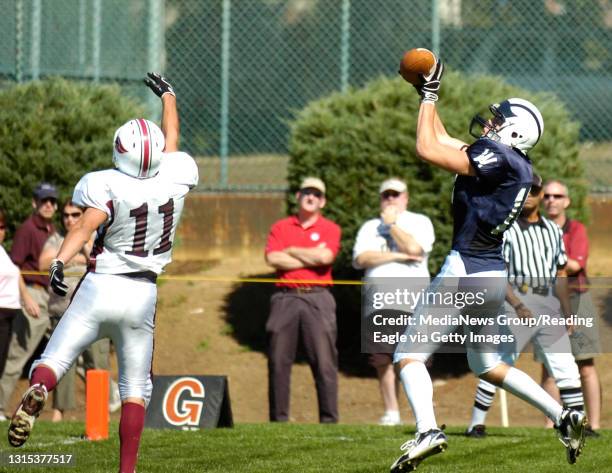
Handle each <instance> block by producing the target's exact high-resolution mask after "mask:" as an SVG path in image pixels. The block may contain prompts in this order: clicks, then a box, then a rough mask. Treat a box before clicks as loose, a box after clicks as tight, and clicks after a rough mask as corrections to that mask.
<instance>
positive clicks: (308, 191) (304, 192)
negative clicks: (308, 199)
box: [300, 188, 323, 199]
mask: <svg viewBox="0 0 612 473" xmlns="http://www.w3.org/2000/svg"><path fill="white" fill-rule="evenodd" d="M300 194H302V195H314V196H315V197H317V198H318V199H320V198H321V197H323V192H321V191H320V190H319V189H309V188H307V189H301V190H300Z"/></svg>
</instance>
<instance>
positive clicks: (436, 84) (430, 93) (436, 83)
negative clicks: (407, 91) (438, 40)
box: [414, 59, 444, 103]
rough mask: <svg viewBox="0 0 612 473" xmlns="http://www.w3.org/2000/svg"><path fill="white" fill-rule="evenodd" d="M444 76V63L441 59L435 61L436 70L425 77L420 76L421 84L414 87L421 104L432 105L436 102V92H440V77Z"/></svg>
mask: <svg viewBox="0 0 612 473" xmlns="http://www.w3.org/2000/svg"><path fill="white" fill-rule="evenodd" d="M443 74H444V63H443V62H442V59H438V60H437V61H436V68H435V69H434V71H433V72H432V73H431V74H429V75H427V76H423V75H420V76H419V77H420V79H421V84H420V85H415V86H414V87H415V89H416V90H417V92H418V93H419V95H420V96H421V101H422V102H424V103H425V102H430V103H434V102H437V101H438V92H439V90H440V84H441V83H442V75H443Z"/></svg>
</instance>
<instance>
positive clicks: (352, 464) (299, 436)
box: [0, 422, 612, 473]
mask: <svg viewBox="0 0 612 473" xmlns="http://www.w3.org/2000/svg"><path fill="white" fill-rule="evenodd" d="M4 426H6V424H3V427H4ZM490 431H491V432H490V436H489V437H488V438H487V439H484V440H474V439H467V438H465V437H464V436H463V435H462V432H463V429H460V428H449V429H448V430H447V433H448V435H449V448H448V450H447V451H446V452H444V453H443V454H441V455H436V456H434V457H432V458H430V459H428V460H426V461H425V462H423V463H422V464H421V465H420V466H419V468H418V470H417V471H419V472H423V473H427V472H429V473H442V472H444V473H459V472H461V473H463V472H466V473H467V472H469V473H473V472H483V473H485V472H486V473H492V472H499V473H517V472H530V473H531V472H551V473H552V472H563V471H567V472H569V471H572V472H597V473H600V472H606V471H608V472H609V471H612V449H611V448H610V440H611V439H612V432H610V431H606V432H604V433H603V435H602V437H601V438H599V439H594V440H590V441H588V442H587V445H586V447H585V451H584V453H583V455H582V456H581V457H580V458H579V459H578V463H577V464H576V465H573V466H572V465H569V464H567V462H566V460H565V451H564V448H563V446H562V445H561V443H560V442H559V441H558V440H557V439H556V437H555V434H554V433H553V432H552V431H547V430H543V429H535V428H512V429H501V428H492V429H490ZM82 432H83V424H81V423H77V422H66V423H64V424H62V425H57V424H51V423H50V422H40V423H39V424H38V425H37V426H36V428H35V431H34V433H33V436H32V438H31V439H30V441H29V442H28V443H27V444H26V446H25V447H23V448H21V449H12V448H10V447H9V446H8V444H7V443H5V442H6V440H4V438H3V439H2V442H3V443H2V447H1V452H2V457H3V460H2V461H3V464H1V465H0V471H2V472H5V471H6V472H22V471H48V470H53V471H71V472H113V471H117V468H118V455H119V439H118V435H117V425H116V424H113V425H111V438H110V440H107V441H98V442H88V441H84V440H81V439H80V435H81V434H82ZM3 435H4V434H3ZM412 435H413V430H412V429H409V428H407V427H379V426H356V425H330V426H320V425H296V424H289V425H282V424H274V425H271V424H241V425H238V426H236V427H235V428H233V429H217V430H206V431H169V430H149V429H147V430H145V433H144V436H143V441H142V444H141V449H140V460H139V464H138V468H137V470H138V472H139V473H145V472H160V473H161V472H219V473H220V472H224V473H225V472H249V473H254V472H261V473H272V472H351V473H366V472H368V473H369V472H388V471H389V466H390V464H391V463H392V462H393V461H394V460H395V457H396V456H398V454H399V446H400V444H401V443H403V442H404V441H405V440H406V439H407V438H408V437H411V436H412ZM17 452H19V453H47V454H49V453H53V454H59V453H64V454H66V453H70V454H72V455H74V456H75V458H76V466H75V467H73V468H50V467H39V468H22V467H17V466H8V465H7V464H6V458H7V454H8V453H17Z"/></svg>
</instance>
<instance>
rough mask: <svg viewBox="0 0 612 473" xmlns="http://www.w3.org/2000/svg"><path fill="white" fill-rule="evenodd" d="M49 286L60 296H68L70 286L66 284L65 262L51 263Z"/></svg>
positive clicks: (56, 261) (54, 261)
mask: <svg viewBox="0 0 612 473" xmlns="http://www.w3.org/2000/svg"><path fill="white" fill-rule="evenodd" d="M49 285H50V286H51V289H53V292H55V293H56V294H57V295H58V296H61V297H64V296H66V294H68V285H67V284H66V283H65V282H64V262H63V261H61V260H58V259H54V260H53V261H51V267H50V268H49Z"/></svg>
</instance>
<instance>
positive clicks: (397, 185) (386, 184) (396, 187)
mask: <svg viewBox="0 0 612 473" xmlns="http://www.w3.org/2000/svg"><path fill="white" fill-rule="evenodd" d="M407 190H408V187H407V186H406V183H405V182H404V181H402V180H401V179H398V178H397V177H392V178H391V179H387V180H386V181H383V183H382V184H381V185H380V189H379V191H378V193H379V194H382V193H383V192H385V191H395V192H399V193H402V192H406V191H407Z"/></svg>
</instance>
